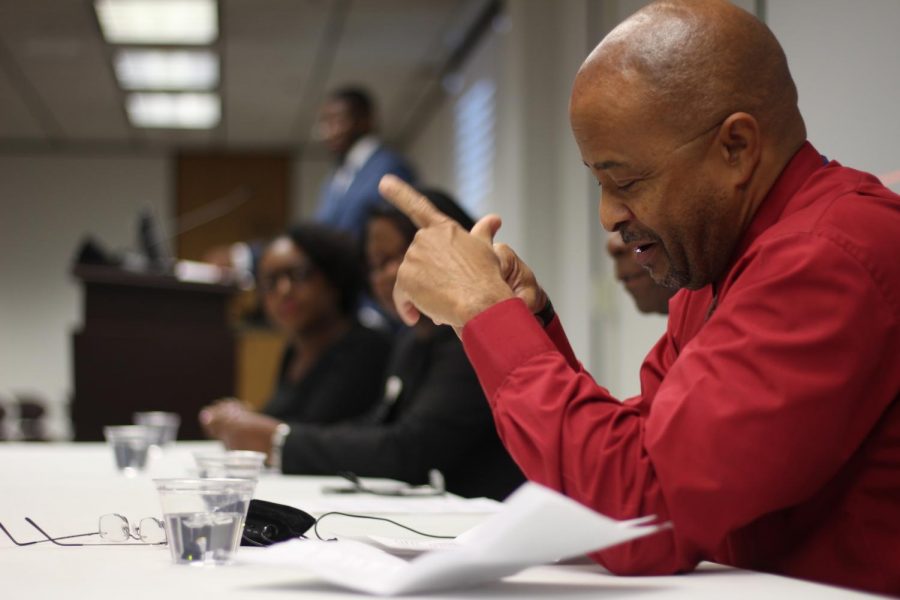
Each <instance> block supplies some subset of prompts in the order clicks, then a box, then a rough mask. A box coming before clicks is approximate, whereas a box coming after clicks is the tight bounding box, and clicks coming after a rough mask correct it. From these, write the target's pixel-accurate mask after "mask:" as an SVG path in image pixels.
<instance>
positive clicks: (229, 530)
mask: <svg viewBox="0 0 900 600" xmlns="http://www.w3.org/2000/svg"><path fill="white" fill-rule="evenodd" d="M153 482H154V483H155V484H156V490H157V491H158V492H159V502H160V505H161V506H162V513H163V519H164V521H165V528H166V538H167V539H168V541H169V550H170V552H171V553H172V561H173V562H175V563H177V564H201V565H222V564H228V563H230V562H231V561H232V560H233V559H234V553H235V552H236V551H237V548H238V546H239V545H240V543H241V534H242V533H243V531H244V521H245V519H246V518H247V509H248V508H249V506H250V499H251V498H252V497H253V490H254V489H255V488H256V481H254V480H251V479H154V480H153Z"/></svg>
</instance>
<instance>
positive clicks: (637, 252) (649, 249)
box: [634, 242, 656, 269]
mask: <svg viewBox="0 0 900 600" xmlns="http://www.w3.org/2000/svg"><path fill="white" fill-rule="evenodd" d="M654 250H656V243H655V242H650V243H649V244H638V245H637V246H635V247H634V260H635V261H637V263H638V264H639V265H641V266H642V267H644V268H645V269H646V268H648V267H649V266H650V261H652V260H653V256H654V255H655V254H656V252H654Z"/></svg>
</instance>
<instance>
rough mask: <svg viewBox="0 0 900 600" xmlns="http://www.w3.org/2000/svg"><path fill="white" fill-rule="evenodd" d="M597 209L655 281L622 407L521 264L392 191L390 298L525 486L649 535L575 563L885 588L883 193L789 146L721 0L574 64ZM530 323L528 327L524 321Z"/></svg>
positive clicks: (772, 98) (768, 66)
mask: <svg viewBox="0 0 900 600" xmlns="http://www.w3.org/2000/svg"><path fill="white" fill-rule="evenodd" d="M570 120H571V125H572V131H573V133H574V136H575V140H576V142H577V144H578V146H579V149H580V150H581V155H582V158H583V161H584V164H585V165H586V166H587V167H588V169H590V171H591V172H592V174H593V175H594V176H595V177H596V179H597V181H598V182H599V183H600V184H601V187H602V191H601V200H600V220H601V222H602V223H603V226H604V227H605V228H606V229H607V230H610V231H617V232H619V233H620V234H621V235H622V237H623V240H624V241H625V242H626V243H628V244H631V245H632V246H633V247H634V248H635V251H634V252H635V258H636V259H637V261H638V262H639V263H640V264H641V265H642V266H643V267H644V268H645V269H646V270H647V271H648V272H649V273H650V274H651V275H652V277H653V279H654V280H655V281H657V282H659V283H662V284H664V285H667V286H669V287H673V288H680V289H681V291H679V292H678V293H677V294H676V295H675V297H674V298H673V299H672V301H671V303H670V315H669V322H668V328H667V331H666V333H665V334H664V335H663V337H662V339H660V341H659V342H658V343H657V345H656V346H655V347H654V348H653V350H652V351H651V353H650V355H649V356H648V358H647V360H646V361H645V363H644V365H643V367H642V369H641V394H640V396H638V397H636V398H631V399H628V400H626V401H625V402H624V403H620V402H619V401H618V400H616V399H615V398H613V397H611V395H610V394H609V392H607V390H605V389H604V388H602V387H600V386H599V385H597V383H595V381H594V380H593V379H592V378H591V376H590V375H589V374H588V373H586V372H585V371H584V369H583V367H582V366H581V364H580V363H579V362H578V361H577V360H576V359H575V357H574V355H573V353H572V350H571V348H570V347H569V344H568V342H567V340H566V337H565V334H564V333H563V330H562V326H561V324H560V321H559V319H558V318H556V317H555V316H554V315H553V314H552V307H551V305H550V304H549V302H548V301H547V298H546V294H545V293H544V291H543V290H542V289H541V288H540V286H539V285H538V284H537V282H536V280H535V277H534V274H533V273H532V272H531V271H530V269H529V268H528V267H527V265H525V264H524V263H522V261H520V260H519V259H518V258H517V257H516V255H515V254H514V253H513V252H512V251H511V250H510V249H509V248H505V247H502V246H499V247H494V246H492V239H493V235H494V233H496V231H497V229H498V228H499V225H500V222H499V218H498V217H496V216H489V217H486V218H484V219H482V220H481V221H480V222H479V223H478V224H476V226H475V227H474V228H473V229H472V231H471V232H470V233H467V232H465V231H462V230H461V229H460V228H459V227H458V226H456V225H454V224H452V223H449V222H447V220H446V219H442V218H441V217H440V216H439V215H436V214H435V213H434V211H433V210H432V209H431V208H430V207H429V206H428V204H427V202H426V201H424V200H423V199H422V198H420V197H418V196H417V195H416V194H415V193H414V192H412V191H411V190H410V189H409V188H407V187H404V186H403V185H402V184H401V183H399V182H398V181H396V180H392V179H386V180H383V181H382V193H383V194H385V195H386V196H387V197H388V198H389V199H391V200H392V201H393V202H394V203H395V204H397V205H398V206H400V207H401V208H402V209H403V210H405V211H406V212H407V213H408V214H410V215H411V216H412V217H413V218H414V220H416V221H417V223H418V224H419V225H420V226H421V227H422V229H421V230H420V232H419V234H418V236H417V237H416V241H415V243H414V244H413V246H412V247H411V248H410V250H409V251H408V253H407V255H406V258H405V260H404V263H403V264H402V265H401V267H400V271H399V274H398V280H397V286H396V287H395V292H394V293H395V299H396V300H397V304H398V306H402V307H403V314H404V318H405V319H406V320H407V321H408V322H412V321H414V320H415V319H416V318H417V315H418V314H419V313H424V314H427V315H429V316H430V317H431V318H432V319H433V320H435V321H438V322H443V323H448V324H451V325H453V326H454V327H456V328H457V331H459V332H460V334H461V336H462V339H463V342H464V345H465V349H466V352H467V354H468V356H469V359H470V360H471V362H472V364H473V365H474V367H475V370H476V372H477V374H478V377H479V379H480V381H481V384H482V386H483V388H484V390H485V393H486V396H487V398H488V401H489V403H490V405H491V409H492V411H493V414H494V419H495V422H496V424H497V428H498V431H499V432H500V436H501V438H502V439H503V442H504V444H505V445H506V447H507V449H508V450H509V452H510V454H511V455H512V456H513V458H514V459H515V460H516V461H517V462H518V464H519V465H520V467H521V468H522V470H523V472H524V473H525V474H526V475H527V477H528V478H529V479H532V480H534V481H537V482H540V483H543V484H545V485H548V486H550V487H552V488H555V489H557V490H560V491H562V492H563V493H565V494H566V495H568V496H570V497H572V498H574V499H576V500H578V501H580V502H582V503H584V504H585V505H587V506H590V507H592V508H594V509H596V510H598V511H600V512H602V513H605V514H607V515H610V516H612V517H615V518H619V519H626V518H633V517H640V516H644V515H656V516H657V517H659V518H660V519H661V520H666V521H671V523H672V528H671V529H670V530H667V531H665V532H663V533H660V534H657V535H655V536H651V537H648V538H645V539H642V540H638V541H635V542H631V543H627V544H623V545H621V546H618V547H616V548H612V549H610V550H608V551H605V552H602V553H599V554H597V555H596V556H595V558H596V559H597V560H598V561H599V562H601V563H602V564H603V565H605V566H606V567H608V568H609V569H610V570H612V571H613V572H616V573H626V574H661V573H676V572H684V571H689V570H691V569H692V568H693V567H694V566H695V565H696V564H697V563H698V562H699V561H701V560H713V561H717V562H721V563H724V564H729V565H735V566H738V567H742V568H748V569H755V570H761V571H768V572H772V573H779V574H783V575H788V576H793V577H800V578H805V579H811V580H816V581H820V582H826V583H832V584H836V585H842V586H848V587H854V588H859V589H865V590H871V591H876V592H882V593H891V594H900V401H898V397H900V260H898V258H897V248H898V240H900V197H898V196H897V195H896V194H894V193H892V192H891V191H889V190H887V189H886V188H885V187H884V186H883V185H881V183H880V182H879V181H878V180H877V179H876V178H875V177H873V176H871V175H868V174H866V173H862V172H859V171H854V170H852V169H849V168H846V167H843V166H841V165H840V164H838V163H837V162H834V161H829V160H827V159H826V158H824V157H823V156H822V155H821V154H820V153H819V152H818V151H816V149H815V148H814V147H813V146H812V145H811V144H810V143H809V142H808V141H807V140H806V128H805V125H804V122H803V119H802V117H801V115H800V112H799V110H798V108H797V92H796V87H795V86H794V83H793V80H792V78H791V75H790V72H789V71H788V67H787V61H786V58H785V56H784V52H783V51H782V49H781V47H780V45H779V44H778V42H777V40H776V39H775V37H774V36H773V35H772V33H771V32H770V31H769V30H768V28H766V26H765V25H763V24H762V23H760V22H759V21H758V20H757V19H756V18H755V17H753V16H752V15H750V14H748V13H746V12H744V11H742V10H741V9H739V8H736V7H735V6H733V5H732V4H730V3H728V2H724V1H720V0H707V1H694V2H686V1H684V2H682V1H675V0H672V1H668V2H657V3H653V4H650V5H648V6H647V7H645V8H644V9H642V10H641V11H639V12H638V13H636V14H635V15H633V16H632V17H630V18H629V19H628V20H626V21H625V22H623V23H622V24H621V25H620V26H619V27H617V28H616V29H615V30H613V31H612V32H611V33H610V34H609V35H608V36H607V37H606V38H605V39H604V40H603V41H602V42H601V43H600V45H599V46H598V47H597V48H596V49H595V50H594V51H593V52H592V53H591V55H590V56H589V57H588V58H587V60H586V61H585V63H584V64H583V65H582V67H581V69H580V71H579V72H578V75H577V76H576V79H575V83H574V86H573V91H572V96H571V101H570ZM535 317H538V318H537V319H536V318H535Z"/></svg>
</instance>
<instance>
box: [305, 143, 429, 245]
mask: <svg viewBox="0 0 900 600" xmlns="http://www.w3.org/2000/svg"><path fill="white" fill-rule="evenodd" d="M388 173H391V174H394V175H396V176H398V177H400V178H401V179H404V180H406V181H409V182H414V181H415V174H414V173H413V170H412V169H411V168H410V167H409V165H408V164H407V163H406V161H404V160H403V158H402V157H401V156H400V155H398V154H396V153H394V152H392V151H391V150H389V149H387V148H386V147H385V146H383V145H382V146H379V147H378V149H377V150H375V152H374V153H373V154H372V156H370V157H369V160H367V161H366V163H365V164H364V165H363V166H362V167H361V168H360V170H359V171H357V173H356V175H355V176H354V177H353V181H352V182H351V183H350V187H348V188H347V191H346V192H344V193H343V194H340V195H339V194H335V193H333V191H332V190H331V179H330V178H329V179H328V180H327V181H326V182H325V184H324V185H323V186H322V192H321V195H320V200H319V208H318V210H317V211H316V221H318V222H320V223H322V224H324V225H329V226H331V227H334V228H335V229H340V230H342V231H346V232H348V233H351V234H352V235H353V236H354V237H356V239H359V238H360V236H361V235H362V230H363V228H364V227H365V225H366V218H367V217H368V214H369V210H370V209H371V207H372V206H375V205H377V204H382V203H384V199H382V197H381V195H380V194H379V193H378V182H379V181H380V180H381V177H382V176H383V175H387V174H388Z"/></svg>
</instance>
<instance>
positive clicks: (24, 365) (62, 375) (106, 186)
mask: <svg viewBox="0 0 900 600" xmlns="http://www.w3.org/2000/svg"><path fill="white" fill-rule="evenodd" d="M172 190H173V186H172V182H171V174H170V169H169V161H168V160H166V159H164V158H162V157H159V156H153V157H144V158H122V157H81V156H66V155H50V154H42V155H33V156H8V155H7V156H3V155H0V244H2V251H0V394H3V393H4V392H13V391H35V392H37V393H38V394H40V395H42V396H44V397H46V398H47V399H48V400H49V401H51V402H53V407H52V411H53V413H52V416H53V420H52V427H53V429H54V430H53V432H52V433H53V434H55V435H65V434H67V433H68V428H67V425H66V424H65V419H64V418H63V411H64V406H63V404H64V403H66V402H68V400H69V399H70V395H71V392H72V388H71V383H72V360H71V352H70V349H71V333H72V332H73V331H74V330H75V328H76V327H79V326H80V322H81V315H82V307H81V294H80V292H79V289H78V286H77V285H76V282H75V281H74V280H73V278H72V276H71V275H70V274H69V271H70V267H71V264H72V259H73V257H74V253H75V251H76V247H77V246H78V244H79V243H80V241H81V239H82V236H84V235H86V234H93V235H94V236H95V237H96V238H97V239H98V240H99V241H100V242H101V243H102V244H104V245H105V246H107V247H108V248H110V249H113V250H119V249H123V248H133V247H134V244H135V235H136V226H137V215H138V212H139V210H140V209H143V208H150V209H152V210H154V211H155V212H156V213H157V214H158V215H160V216H161V217H162V218H163V219H166V220H167V219H168V218H169V217H170V202H171V194H172Z"/></svg>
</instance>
